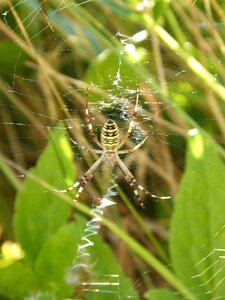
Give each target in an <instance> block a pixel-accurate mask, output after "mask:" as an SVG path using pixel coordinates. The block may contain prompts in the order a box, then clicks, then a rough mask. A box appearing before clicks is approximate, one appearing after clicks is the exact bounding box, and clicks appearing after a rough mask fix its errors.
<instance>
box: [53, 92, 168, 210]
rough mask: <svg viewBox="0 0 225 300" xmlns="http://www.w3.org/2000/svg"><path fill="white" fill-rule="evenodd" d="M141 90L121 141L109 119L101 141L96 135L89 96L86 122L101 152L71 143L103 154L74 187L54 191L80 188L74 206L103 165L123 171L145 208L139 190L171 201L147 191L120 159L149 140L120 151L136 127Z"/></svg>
mask: <svg viewBox="0 0 225 300" xmlns="http://www.w3.org/2000/svg"><path fill="white" fill-rule="evenodd" d="M139 93H140V92H139V88H137V96H136V104H135V108H134V111H133V113H132V117H131V120H130V124H129V127H128V129H127V132H126V134H125V136H124V138H123V139H122V140H121V141H120V139H119V128H118V126H117V124H116V122H114V121H113V120H111V119H109V120H107V121H106V122H105V124H104V125H103V127H102V129H101V141H99V140H98V139H97V137H96V135H95V133H94V130H93V126H92V124H91V121H90V117H89V110H88V95H87V99H86V110H85V114H86V122H87V124H88V130H89V132H90V135H91V137H92V139H93V141H94V142H95V143H96V145H98V146H99V147H100V148H101V150H95V149H87V148H86V147H84V146H80V145H79V144H78V143H77V142H75V141H74V140H73V139H72V138H70V140H71V142H72V143H73V144H74V145H76V146H77V147H79V148H80V149H83V150H86V151H87V152H92V153H98V154H101V156H100V158H99V159H98V160H97V161H96V162H95V163H94V164H93V165H92V166H91V167H90V168H89V170H87V172H86V173H85V174H84V175H83V176H82V177H81V178H80V179H79V180H78V181H76V182H75V183H74V184H73V185H72V186H70V187H68V188H66V189H65V190H54V192H60V193H66V192H70V191H72V190H73V189H74V188H78V190H77V193H76V195H75V196H74V199H73V200H74V204H76V202H77V200H78V198H79V197H80V195H81V193H82V191H83V189H84V186H85V185H86V184H87V183H88V182H89V181H90V180H91V179H92V177H93V176H94V174H95V173H96V172H97V171H98V169H99V168H100V167H101V165H103V164H105V165H106V166H107V167H109V168H112V167H114V166H118V167H119V169H120V170H121V172H122V174H123V176H124V178H125V180H126V181H127V182H128V184H129V185H130V187H131V188H132V189H133V191H134V194H135V195H136V197H137V199H138V201H139V203H140V204H141V205H142V206H143V202H142V201H141V197H140V195H139V192H138V189H139V190H141V191H143V192H144V193H145V194H147V195H150V196H151V197H152V198H157V199H170V197H159V196H156V195H154V194H152V193H150V192H149V191H146V190H145V189H144V187H143V186H142V185H140V184H138V183H137V181H136V179H135V178H134V176H133V175H132V174H131V172H130V171H129V170H128V168H127V167H126V166H125V164H124V163H123V162H122V160H121V159H120V158H119V155H120V154H128V153H132V152H134V151H135V150H137V149H138V148H139V147H141V146H142V145H143V144H144V142H145V141H146V139H147V136H146V137H145V138H144V139H143V140H142V141H141V142H140V143H139V144H137V145H136V146H135V147H134V148H133V149H130V150H119V149H120V148H121V147H122V146H123V145H124V143H125V141H126V140H127V138H128V137H129V136H130V134H131V131H132V129H133V128H134V125H135V119H136V116H137V107H138V98H139Z"/></svg>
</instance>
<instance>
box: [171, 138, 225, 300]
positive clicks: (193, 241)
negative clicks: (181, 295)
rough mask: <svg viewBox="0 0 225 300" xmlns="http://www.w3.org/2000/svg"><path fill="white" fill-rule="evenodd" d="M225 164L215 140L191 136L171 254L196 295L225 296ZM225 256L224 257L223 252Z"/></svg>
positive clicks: (173, 231)
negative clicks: (223, 257)
mask: <svg viewBox="0 0 225 300" xmlns="http://www.w3.org/2000/svg"><path fill="white" fill-rule="evenodd" d="M224 183H225V166H224V162H223V161H222V159H221V158H220V156H219V155H218V153H217V151H216V148H215V145H214V143H213V141H211V140H209V139H208V138H206V137H205V136H202V135H201V134H200V133H197V134H193V135H192V136H190V137H189V143H188V153H187V163H186V171H185V174H184V176H183V178H182V182H181V186H180V191H179V194H178V196H177V199H176V206H175V212H174V216H173V219H172V225H171V244H170V249H171V256H172V263H173V266H174V269H175V272H176V273H177V275H178V276H179V278H180V279H181V280H182V281H183V282H184V283H185V284H186V285H187V286H188V287H190V289H191V290H192V293H193V294H195V295H198V299H204V300H206V299H212V298H214V297H218V298H219V297H220V296H224V295H225V285H224V284H223V280H224V277H225V268H224V259H222V258H220V256H221V255H224V251H222V252H220V251H219V250H217V249H225V239H224V222H225V215H224V211H225V193H224ZM222 253H223V254H222Z"/></svg>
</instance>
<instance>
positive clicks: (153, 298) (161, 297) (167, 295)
mask: <svg viewBox="0 0 225 300" xmlns="http://www.w3.org/2000/svg"><path fill="white" fill-rule="evenodd" d="M145 298H146V299H149V300H181V299H183V296H179V295H178V294H177V293H176V292H174V291H172V290H169V289H165V288H162V289H152V290H149V291H147V292H146V293H145Z"/></svg>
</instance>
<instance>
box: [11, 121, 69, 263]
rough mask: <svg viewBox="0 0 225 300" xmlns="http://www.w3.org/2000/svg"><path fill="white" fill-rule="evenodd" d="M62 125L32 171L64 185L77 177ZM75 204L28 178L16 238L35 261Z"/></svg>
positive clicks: (18, 205)
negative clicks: (74, 176) (63, 199)
mask: <svg viewBox="0 0 225 300" xmlns="http://www.w3.org/2000/svg"><path fill="white" fill-rule="evenodd" d="M64 133H65V132H64V130H62V128H61V127H58V128H56V129H55V131H54V132H53V133H50V142H49V144H48V145H47V147H46V149H45V151H44V152H43V153H42V155H41V156H40V158H39V160H38V163H37V165H36V167H35V168H33V169H32V170H31V171H30V173H31V174H32V175H34V176H36V177H38V178H41V179H42V180H44V181H46V182H48V183H51V184H52V185H53V186H54V187H57V188H59V189H60V188H64V187H66V186H68V185H69V184H71V183H72V182H71V179H72V178H73V173H74V171H73V163H72V156H73V155H72V152H71V148H70V146H69V144H68V141H67V138H66V137H65V135H64ZM70 209H71V206H70V205H69V204H68V203H66V202H65V201H62V200H60V199H59V198H58V197H56V195H55V193H53V192H52V191H51V190H50V191H48V190H46V188H45V187H44V186H42V185H41V184H39V183H37V182H35V181H34V180H33V179H31V178H30V177H28V176H27V177H26V179H25V181H24V185H23V188H22V190H21V191H20V192H19V193H18V195H17V197H16V206H15V217H14V231H15V237H16V240H17V241H18V242H19V243H20V244H21V246H22V248H23V250H24V251H25V253H26V258H27V259H29V260H30V261H31V262H32V263H33V262H34V260H35V259H36V257H37V256H38V255H39V251H40V249H41V248H42V246H43V244H44V243H45V242H46V241H47V240H48V239H49V237H50V236H51V235H52V234H54V233H55V232H56V231H57V230H58V229H59V228H60V227H61V226H62V225H63V224H64V223H65V222H66V220H67V218H68V215H69V213H70Z"/></svg>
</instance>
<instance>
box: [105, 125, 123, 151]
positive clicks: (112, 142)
mask: <svg viewBox="0 0 225 300" xmlns="http://www.w3.org/2000/svg"><path fill="white" fill-rule="evenodd" d="M101 144H102V147H103V148H104V149H105V150H107V151H116V150H117V148H118V144H119V128H118V126H117V125H116V122H114V121H113V120H111V119H110V120H108V121H106V122H105V124H104V126H103V127H102V130H101Z"/></svg>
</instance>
